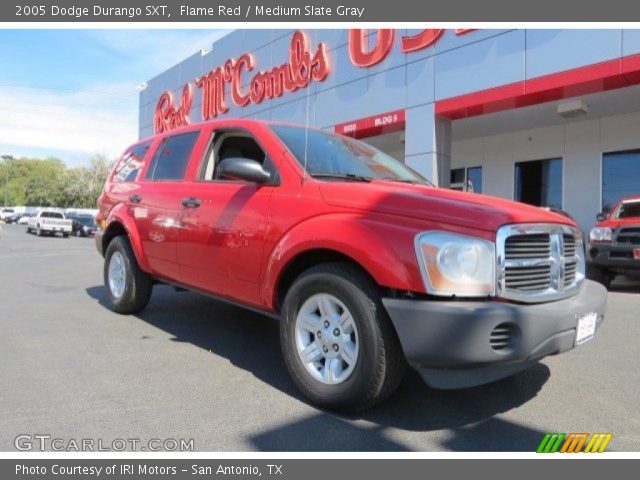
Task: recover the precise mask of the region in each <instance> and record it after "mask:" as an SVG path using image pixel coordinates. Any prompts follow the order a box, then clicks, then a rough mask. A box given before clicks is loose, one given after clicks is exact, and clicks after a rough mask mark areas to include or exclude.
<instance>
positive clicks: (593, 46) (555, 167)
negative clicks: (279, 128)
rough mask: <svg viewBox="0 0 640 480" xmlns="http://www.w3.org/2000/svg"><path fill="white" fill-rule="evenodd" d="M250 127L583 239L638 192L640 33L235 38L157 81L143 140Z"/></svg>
mask: <svg viewBox="0 0 640 480" xmlns="http://www.w3.org/2000/svg"><path fill="white" fill-rule="evenodd" d="M227 117H228V118H232V117H248V118H255V119H260V120H280V121H287V122H296V123H301V124H306V123H308V124H309V125H312V126H315V127H318V128H322V129H326V130H330V131H335V132H338V133H341V134H345V135H349V136H354V137H357V138H360V139H362V140H363V141H365V142H368V143H370V144H372V145H374V146H375V147H377V148H379V149H380V150H383V151H384V152H386V153H388V154H390V155H392V156H393V157H395V158H397V159H399V160H401V161H403V162H405V163H406V164H407V165H409V166H411V167H412V168H413V169H415V170H417V171H418V172H419V173H421V174H422V175H424V176H425V177H427V178H428V179H430V180H431V181H433V182H434V183H436V184H438V185H439V186H442V187H450V188H456V189H464V190H473V191H475V192H481V193H483V194H488V195H495V196H499V197H505V198H510V199H515V200H519V201H523V202H526V203H531V204H534V205H539V206H549V207H555V208H560V209H562V210H565V211H566V212H568V213H569V214H570V215H571V216H573V217H574V218H575V219H576V220H577V222H578V223H579V224H580V225H581V226H582V227H583V228H584V229H588V228H590V227H591V226H593V224H594V222H595V216H596V214H597V213H598V212H600V211H602V210H603V209H604V210H606V209H608V208H611V206H612V205H613V204H614V203H615V202H616V201H617V200H618V199H619V198H620V197H621V196H624V195H627V194H632V193H640V30H638V31H636V30H619V29H617V30H610V29H609V30H575V29H569V30H536V29H534V30H468V29H467V30H435V29H431V30H388V29H381V30H377V29H374V30H326V29H318V30H312V29H307V30H304V31H297V30H253V29H252V30H236V31H233V32H231V33H230V34H228V35H226V36H224V37H222V38H221V39H220V40H218V41H216V42H215V43H214V44H213V45H212V46H211V48H210V49H208V50H202V51H201V52H198V53H196V54H194V55H193V56H191V57H189V58H186V59H184V61H182V62H180V63H179V64H177V65H175V66H173V67H171V68H170V69H168V70H167V71H165V72H163V73H161V74H160V75H158V76H156V77H154V78H153V79H151V80H149V81H148V82H147V84H146V88H145V89H144V90H143V91H141V93H140V113H139V135H140V137H147V136H149V135H152V134H153V133H154V132H159V131H165V130H168V129H171V128H174V127H176V126H179V125H182V124H185V123H197V122H202V121H205V120H209V119H214V118H227Z"/></svg>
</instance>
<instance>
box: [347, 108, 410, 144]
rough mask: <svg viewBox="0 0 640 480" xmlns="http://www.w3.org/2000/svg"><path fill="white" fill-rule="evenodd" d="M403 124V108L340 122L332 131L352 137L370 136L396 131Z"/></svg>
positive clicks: (402, 126) (402, 127) (400, 128)
mask: <svg viewBox="0 0 640 480" xmlns="http://www.w3.org/2000/svg"><path fill="white" fill-rule="evenodd" d="M404 125H405V114H404V110H396V111H394V112H387V113H381V114H380V115H373V116H371V117H367V118H361V119H360V120H354V121H352V122H346V123H340V124H338V125H336V126H335V129H334V131H335V132H336V133H339V134H340V135H347V136H348V137H353V138H364V137H371V136H374V135H380V134H382V133H389V132H396V131H398V130H403V129H404Z"/></svg>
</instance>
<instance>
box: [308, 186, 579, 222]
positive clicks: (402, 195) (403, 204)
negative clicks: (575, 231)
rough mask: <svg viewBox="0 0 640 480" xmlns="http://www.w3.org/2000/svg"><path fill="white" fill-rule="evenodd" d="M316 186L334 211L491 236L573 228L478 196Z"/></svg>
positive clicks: (534, 210)
mask: <svg viewBox="0 0 640 480" xmlns="http://www.w3.org/2000/svg"><path fill="white" fill-rule="evenodd" d="M318 184H319V188H320V192H321V194H322V197H323V198H324V200H325V201H326V202H327V203H328V204H329V205H332V206H335V207H343V208H353V209H356V210H365V211H372V212H377V213H386V214H389V215H397V216H403V217H410V218H415V219H418V220H426V221H430V222H439V223H446V224H450V225H458V226H461V227H467V228H472V229H480V230H486V231H492V232H495V231H496V230H497V229H498V228H499V227H500V226H502V225H506V224H510V223H561V224H566V225H572V226H576V225H575V223H574V222H572V221H571V220H570V219H568V218H566V217H564V216H562V215H558V214H556V213H553V212H548V211H546V210H543V209H541V208H538V207H532V206H530V205H526V204H523V203H519V202H514V201H511V200H505V199H503V198H499V197H492V196H489V195H481V194H477V193H466V192H458V191H454V190H449V189H444V188H435V187H428V186H424V185H411V184H405V183H399V182H386V181H373V182H370V183H358V182H318Z"/></svg>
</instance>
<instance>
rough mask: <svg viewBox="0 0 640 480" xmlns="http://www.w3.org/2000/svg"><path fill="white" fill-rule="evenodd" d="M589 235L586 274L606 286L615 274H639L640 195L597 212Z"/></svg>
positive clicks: (627, 198)
mask: <svg viewBox="0 0 640 480" xmlns="http://www.w3.org/2000/svg"><path fill="white" fill-rule="evenodd" d="M597 220H598V223H597V224H596V226H595V227H594V228H593V229H592V230H591V232H590V234H589V249H588V250H589V254H588V260H589V276H590V277H591V278H593V279H594V280H597V281H599V282H600V283H602V284H603V285H605V286H606V287H607V288H609V286H610V285H611V282H612V281H613V280H614V279H615V277H616V275H618V274H625V275H638V274H640V195H634V196H630V197H626V198H623V199H622V200H620V201H619V202H618V203H617V204H616V206H615V207H614V208H613V210H612V211H611V214H605V213H599V214H598V216H597Z"/></svg>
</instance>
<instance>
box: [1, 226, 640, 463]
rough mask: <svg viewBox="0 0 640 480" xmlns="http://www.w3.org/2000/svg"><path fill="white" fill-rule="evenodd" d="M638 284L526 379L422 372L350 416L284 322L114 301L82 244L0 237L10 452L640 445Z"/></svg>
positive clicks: (171, 302) (186, 300)
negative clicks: (283, 348) (171, 445)
mask: <svg viewBox="0 0 640 480" xmlns="http://www.w3.org/2000/svg"><path fill="white" fill-rule="evenodd" d="M638 312H640V286H639V285H638V284H635V285H634V284H633V283H617V284H614V288H613V289H612V291H611V292H610V295H609V304H608V307H607V316H606V321H605V323H604V325H603V327H602V328H601V329H600V331H599V334H598V335H597V337H596V338H595V339H594V340H592V341H591V342H589V343H587V344H585V345H583V346H581V347H579V348H577V349H575V350H573V351H571V352H568V353H565V354H563V355H560V356H557V357H552V358H547V359H545V360H544V361H542V362H541V363H540V364H538V365H536V366H534V367H532V368H531V369H529V370H527V371H525V372H522V373H520V374H518V375H516V376H515V377H513V378H510V379H506V380H502V381H499V382H496V383H493V384H490V385H486V386H483V387H476V388H472V389H466V390H458V391H437V390H432V389H429V388H427V387H426V386H425V385H424V384H423V383H422V382H421V380H420V378H419V377H418V376H417V375H416V374H415V373H414V372H410V373H409V374H408V375H407V377H406V378H405V379H404V381H403V383H402V384H401V386H400V388H399V390H398V391H397V393H396V394H395V395H394V396H393V397H392V398H391V399H390V400H388V401H387V402H386V403H384V404H382V405H380V406H378V407H376V408H373V409H371V410H368V411H365V412H363V413H360V414H358V415H353V416H342V415H335V414H332V413H328V412H324V411H322V410H319V409H317V408H315V407H314V406H312V405H310V404H308V403H307V402H306V401H305V400H304V399H303V398H302V397H301V395H300V394H299V393H298V392H297V391H296V389H295V387H294V385H293V383H292V382H291V380H290V379H289V377H288V375H287V372H286V370H285V367H284V364H283V361H282V359H281V356H280V350H279V345H278V325H277V321H275V320H273V319H270V318H267V317H263V316H261V315H258V314H255V313H251V312H247V311H244V310H242V309H240V308H238V307H233V306H229V305H226V304H222V303H220V302H217V301H215V300H212V299H210V298H206V297H203V296H200V295H198V294H195V293H191V292H175V291H174V290H173V289H172V288H169V287H164V286H163V287H156V288H155V290H154V293H153V296H152V299H151V302H150V304H149V306H148V307H147V309H146V310H145V311H144V312H143V313H142V314H140V315H137V316H122V315H118V314H115V313H112V312H110V311H109V310H108V309H107V308H106V307H105V306H104V290H103V286H102V258H101V257H100V256H99V255H98V254H97V252H96V251H95V248H94V245H93V241H92V240H91V239H84V238H80V239H78V238H69V239H63V238H61V237H57V238H50V237H43V238H38V237H36V236H35V235H27V234H25V232H24V227H22V226H17V225H4V226H2V230H1V231H0V326H1V327H2V333H1V334H0V365H1V366H0V385H1V386H2V387H1V388H0V412H2V413H1V415H0V450H2V451H15V446H14V441H15V438H16V436H18V435H21V434H26V435H33V434H45V435H51V436H52V437H54V438H61V439H64V440H65V445H69V443H68V442H69V441H70V440H72V439H73V440H76V441H79V440H81V439H94V440H95V441H96V442H97V441H102V442H103V445H113V443H112V442H113V440H114V439H141V440H142V444H143V445H144V442H145V441H146V440H148V439H150V438H158V439H187V440H189V439H193V446H194V447H195V450H199V451H245V450H258V451H371V450H373V451H443V450H444V451H533V450H535V448H536V447H537V445H538V444H539V443H540V441H541V439H542V437H543V436H544V434H545V433H546V432H611V433H613V439H612V440H611V442H610V444H609V448H608V450H610V451H640V409H639V405H640V403H638V398H640V315H639V314H638Z"/></svg>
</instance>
